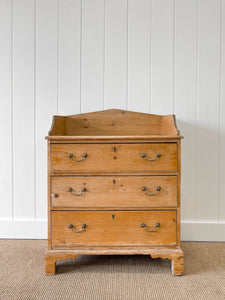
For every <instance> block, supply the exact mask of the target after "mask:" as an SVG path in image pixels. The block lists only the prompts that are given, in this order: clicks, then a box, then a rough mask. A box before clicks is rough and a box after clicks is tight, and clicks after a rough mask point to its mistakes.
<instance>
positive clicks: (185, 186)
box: [174, 0, 198, 220]
mask: <svg viewBox="0 0 225 300" xmlns="http://www.w3.org/2000/svg"><path fill="white" fill-rule="evenodd" d="M197 8H198V7H197V1H196V0H179V1H176V7H175V49H174V51H175V70H174V71H175V84H174V86H175V91H174V92H175V93H174V94H175V95H174V96H175V98H174V113H175V115H176V119H177V123H178V128H179V129H180V131H181V133H182V134H183V135H184V140H182V156H181V157H182V177H181V178H182V182H181V186H182V193H181V197H182V207H181V212H182V215H181V216H182V220H193V219H194V216H195V201H196V193H195V191H196V163H197V159H196V113H197V109H196V102H197V99H196V98H197V97H196V96H197V94H196V92H197V84H196V79H197V38H198V34H197ZM184 37H185V38H184Z"/></svg>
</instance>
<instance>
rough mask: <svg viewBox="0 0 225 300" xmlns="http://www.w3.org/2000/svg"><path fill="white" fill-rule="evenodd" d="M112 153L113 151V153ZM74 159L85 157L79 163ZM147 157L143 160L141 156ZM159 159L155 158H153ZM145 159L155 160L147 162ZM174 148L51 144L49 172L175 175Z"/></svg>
mask: <svg viewBox="0 0 225 300" xmlns="http://www.w3.org/2000/svg"><path fill="white" fill-rule="evenodd" d="M114 149H115V151H114ZM69 153H72V154H73V156H74V159H81V158H82V154H83V153H86V154H87V157H86V158H85V159H83V160H82V161H80V162H76V161H73V160H72V159H71V158H69V157H68V154H69ZM142 153H146V158H142V157H141V154H142ZM157 153H160V154H161V156H160V157H159V158H156V154H157ZM147 159H155V161H148V160H147ZM176 170H177V145H176V144H160V143H158V144H63V145H62V144H54V145H52V146H51V171H52V172H54V173H57V172H66V173H70V172H71V173H79V172H81V171H86V172H90V171H101V172H107V171H117V172H118V171H119V172H126V171H133V172H135V171H176Z"/></svg>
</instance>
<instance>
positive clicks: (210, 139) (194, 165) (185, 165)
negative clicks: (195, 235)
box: [177, 119, 225, 221]
mask: <svg viewBox="0 0 225 300" xmlns="http://www.w3.org/2000/svg"><path fill="white" fill-rule="evenodd" d="M177 126H178V128H179V130H180V133H181V135H183V136H184V139H182V145H181V149H182V150H181V155H182V156H181V176H182V177H181V219H182V221H192V220H197V221H198V220H201V221H209V220H210V221H218V220H219V219H220V220H222V219H223V220H224V219H225V203H223V202H222V201H220V199H223V198H224V197H222V196H225V194H224V192H225V189H224V187H223V186H221V184H220V183H222V178H220V174H222V173H221V170H222V169H221V168H223V169H224V170H223V174H224V173H225V163H224V162H225V159H224V158H223V156H222V155H220V153H222V152H221V151H222V149H219V147H220V146H219V145H225V134H221V135H219V127H217V128H216V127H215V126H214V128H210V127H208V128H207V127H203V126H201V124H200V123H199V122H198V124H196V122H195V121H193V122H191V121H190V122H185V121H183V120H181V119H177ZM208 126H209V125H208ZM221 160H223V161H221ZM223 180H224V181H225V178H223ZM218 187H219V188H218ZM219 191H220V193H219ZM222 194H223V195H222ZM219 198H220V199H219Z"/></svg>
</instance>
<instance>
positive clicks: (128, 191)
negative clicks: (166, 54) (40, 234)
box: [45, 110, 183, 275]
mask: <svg viewBox="0 0 225 300" xmlns="http://www.w3.org/2000/svg"><path fill="white" fill-rule="evenodd" d="M46 138H47V139H48V143H49V147H48V159H49V163H48V185H49V188H48V219H49V231H48V234H49V236H48V251H47V253H46V256H45V272H46V274H54V273H55V271H56V270H55V263H56V261H58V260H59V259H66V258H73V257H76V256H77V255H79V254H149V255H151V256H152V257H161V258H168V259H171V261H172V263H171V267H172V274H174V275H181V274H182V273H183V251H182V250H181V249H180V172H181V165H180V160H181V158H180V139H181V138H182V136H181V135H180V134H179V131H178V129H177V127H176V122H175V116H174V115H168V116H157V115H150V114H143V113H134V112H127V111H124V110H107V111H101V112H94V113H88V114H81V115H73V116H54V118H53V123H52V128H51V130H50V131H49V136H47V137H46ZM70 153H72V154H73V157H68V154H70ZM83 153H87V156H86V157H83V158H82V154H83ZM142 153H146V158H147V159H153V161H148V160H147V159H146V158H145V157H141V154H142ZM157 153H160V154H161V156H158V157H157V156H156V154H157ZM81 158H82V161H79V162H76V161H74V159H78V160H79V159H81ZM159 186H160V187H161V189H158V190H156V188H157V187H159ZM143 187H146V190H143V189H142V188H143ZM68 188H70V189H69V190H68ZM82 188H85V189H83V190H82ZM146 193H147V194H146ZM142 223H144V224H145V225H142V226H141V224H142ZM157 223H159V226H158V224H157ZM70 224H72V225H70ZM82 224H85V225H83V226H82ZM156 224H157V225H156ZM74 231H80V232H74ZM149 231H150V232H149Z"/></svg>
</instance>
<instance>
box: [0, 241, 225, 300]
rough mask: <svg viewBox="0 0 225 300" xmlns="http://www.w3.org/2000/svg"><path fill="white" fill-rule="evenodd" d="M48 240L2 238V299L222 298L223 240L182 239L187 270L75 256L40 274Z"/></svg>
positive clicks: (142, 260) (156, 262)
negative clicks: (176, 273)
mask: <svg viewBox="0 0 225 300" xmlns="http://www.w3.org/2000/svg"><path fill="white" fill-rule="evenodd" d="M46 246H47V241H46V240H0V299H4V300H8V299H29V300H30V299H80V300H101V299H103V300H138V299H141V300H145V299H192V300H194V299H210V300H225V243H190V242H185V243H182V248H183V250H184V253H185V274H184V275H183V276H178V277H175V276H172V275H171V272H170V261H169V260H162V259H151V258H150V257H149V256H146V255H143V256H142V255H135V256H129V255H126V256H116V255H115V256H108V255H107V256H78V257H77V258H76V259H68V260H66V261H59V262H58V263H57V275H55V276H47V275H44V254H45V250H46Z"/></svg>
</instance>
